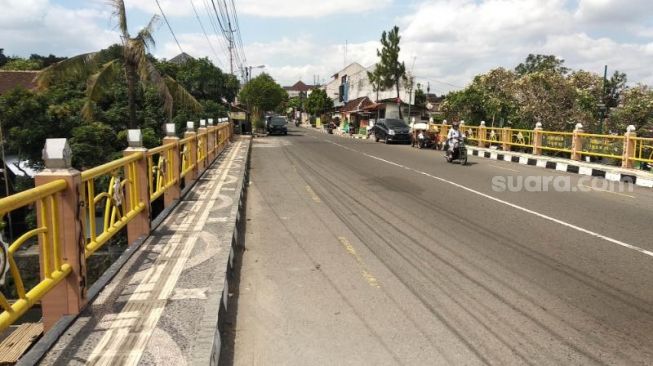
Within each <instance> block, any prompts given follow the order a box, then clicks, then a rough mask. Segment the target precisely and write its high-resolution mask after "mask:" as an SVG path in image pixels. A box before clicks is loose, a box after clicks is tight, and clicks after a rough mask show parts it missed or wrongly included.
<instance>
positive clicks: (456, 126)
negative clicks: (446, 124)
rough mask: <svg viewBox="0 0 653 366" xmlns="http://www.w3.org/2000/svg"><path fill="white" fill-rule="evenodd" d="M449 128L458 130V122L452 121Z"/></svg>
mask: <svg viewBox="0 0 653 366" xmlns="http://www.w3.org/2000/svg"><path fill="white" fill-rule="evenodd" d="M451 127H453V128H455V129H458V127H460V122H458V121H454V122H453V123H451Z"/></svg>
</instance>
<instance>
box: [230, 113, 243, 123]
mask: <svg viewBox="0 0 653 366" xmlns="http://www.w3.org/2000/svg"><path fill="white" fill-rule="evenodd" d="M229 118H231V119H236V120H241V121H244V120H246V119H247V115H246V114H245V112H229Z"/></svg>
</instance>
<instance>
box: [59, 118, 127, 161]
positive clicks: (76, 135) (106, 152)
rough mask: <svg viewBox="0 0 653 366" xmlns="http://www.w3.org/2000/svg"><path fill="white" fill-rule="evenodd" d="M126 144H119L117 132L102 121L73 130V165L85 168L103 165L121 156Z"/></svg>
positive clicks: (71, 143)
mask: <svg viewBox="0 0 653 366" xmlns="http://www.w3.org/2000/svg"><path fill="white" fill-rule="evenodd" d="M125 147H126V146H125V145H124V144H123V145H119V144H118V138H117V135H116V132H115V131H114V130H113V129H112V128H111V126H108V125H106V124H104V123H101V122H94V123H90V124H86V125H82V126H79V127H75V128H74V129H73V131H72V138H71V139H70V148H71V149H72V151H73V166H74V167H75V168H77V169H80V170H84V169H88V168H92V167H95V166H98V165H102V164H104V163H106V162H108V161H111V160H113V159H115V158H117V157H120V156H121V153H120V150H123V149H124V148H125Z"/></svg>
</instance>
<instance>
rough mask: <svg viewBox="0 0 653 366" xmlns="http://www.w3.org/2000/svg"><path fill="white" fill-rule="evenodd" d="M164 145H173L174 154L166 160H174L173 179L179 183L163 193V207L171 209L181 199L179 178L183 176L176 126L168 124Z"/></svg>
mask: <svg viewBox="0 0 653 366" xmlns="http://www.w3.org/2000/svg"><path fill="white" fill-rule="evenodd" d="M163 144H164V145H169V144H171V145H173V146H174V147H173V148H172V152H171V153H170V154H169V155H168V156H167V157H166V159H172V164H171V165H172V179H174V180H175V181H176V182H177V183H176V184H175V185H173V186H172V187H170V188H168V189H167V190H166V191H165V192H164V193H163V206H164V207H169V206H170V205H172V203H173V202H174V201H176V200H178V199H179V197H181V180H180V179H179V176H180V175H181V174H180V173H181V160H180V159H179V137H177V136H176V133H175V124H174V123H167V124H166V137H164V138H163Z"/></svg>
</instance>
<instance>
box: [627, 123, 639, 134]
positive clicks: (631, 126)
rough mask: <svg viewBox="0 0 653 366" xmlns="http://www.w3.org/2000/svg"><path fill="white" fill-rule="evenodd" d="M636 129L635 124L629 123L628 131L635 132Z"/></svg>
mask: <svg viewBox="0 0 653 366" xmlns="http://www.w3.org/2000/svg"><path fill="white" fill-rule="evenodd" d="M636 130H637V128H635V126H634V125H629V126H628V127H627V128H626V132H628V133H630V132H635V131H636Z"/></svg>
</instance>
